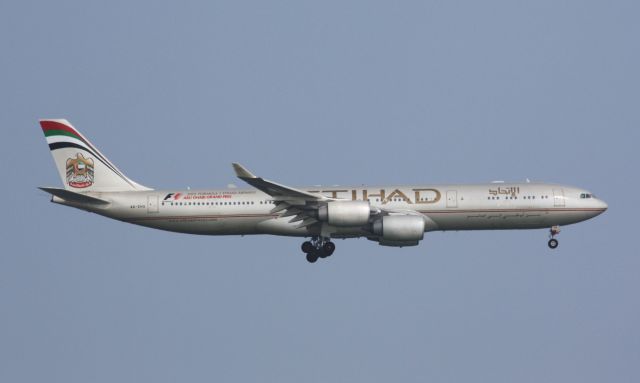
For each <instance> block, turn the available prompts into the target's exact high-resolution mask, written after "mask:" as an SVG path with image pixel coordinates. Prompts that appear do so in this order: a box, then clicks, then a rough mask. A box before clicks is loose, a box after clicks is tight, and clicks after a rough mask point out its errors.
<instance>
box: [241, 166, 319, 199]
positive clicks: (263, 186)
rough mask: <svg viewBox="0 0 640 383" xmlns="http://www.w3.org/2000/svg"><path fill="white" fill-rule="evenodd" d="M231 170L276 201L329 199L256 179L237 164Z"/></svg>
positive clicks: (262, 179)
mask: <svg viewBox="0 0 640 383" xmlns="http://www.w3.org/2000/svg"><path fill="white" fill-rule="evenodd" d="M233 170H235V172H236V176H238V178H240V179H241V180H243V181H244V182H246V183H248V184H249V185H251V186H253V187H254V188H256V189H258V190H261V191H263V192H265V193H267V194H269V195H270V196H272V197H274V199H276V200H304V201H324V200H330V199H331V198H328V197H325V196H323V195H321V194H315V193H309V192H306V191H302V190H299V189H295V188H292V187H289V186H285V185H281V184H279V183H276V182H273V181H269V180H265V179H264V178H261V177H257V176H255V175H253V173H251V172H250V171H249V170H247V168H245V167H244V166H242V165H240V164H238V163H233Z"/></svg>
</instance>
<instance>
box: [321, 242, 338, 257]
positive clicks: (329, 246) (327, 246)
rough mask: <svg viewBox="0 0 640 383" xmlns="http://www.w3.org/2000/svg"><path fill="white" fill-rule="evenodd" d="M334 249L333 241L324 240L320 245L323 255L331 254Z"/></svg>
mask: <svg viewBox="0 0 640 383" xmlns="http://www.w3.org/2000/svg"><path fill="white" fill-rule="evenodd" d="M334 251H336V245H335V243H333V242H325V243H324V245H322V252H323V253H324V254H326V255H325V257H328V256H330V255H331V254H333V252H334Z"/></svg>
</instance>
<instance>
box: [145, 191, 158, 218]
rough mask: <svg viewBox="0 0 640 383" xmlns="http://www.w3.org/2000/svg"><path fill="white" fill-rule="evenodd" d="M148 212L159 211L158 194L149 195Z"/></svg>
mask: <svg viewBox="0 0 640 383" xmlns="http://www.w3.org/2000/svg"><path fill="white" fill-rule="evenodd" d="M147 212H148V213H157V212H158V195H157V194H154V195H149V196H147Z"/></svg>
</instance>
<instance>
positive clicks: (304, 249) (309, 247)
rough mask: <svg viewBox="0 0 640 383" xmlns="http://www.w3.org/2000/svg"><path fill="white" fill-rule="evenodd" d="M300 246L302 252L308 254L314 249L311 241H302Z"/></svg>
mask: <svg viewBox="0 0 640 383" xmlns="http://www.w3.org/2000/svg"><path fill="white" fill-rule="evenodd" d="M301 248H302V252H303V253H305V254H310V253H312V252H313V250H315V249H314V247H313V244H312V243H311V241H305V242H302V246H301Z"/></svg>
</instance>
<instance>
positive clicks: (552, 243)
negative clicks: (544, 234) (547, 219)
mask: <svg viewBox="0 0 640 383" xmlns="http://www.w3.org/2000/svg"><path fill="white" fill-rule="evenodd" d="M548 245H549V248H550V249H555V248H556V247H558V240H557V239H555V238H551V239H550V240H549V243H548Z"/></svg>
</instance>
